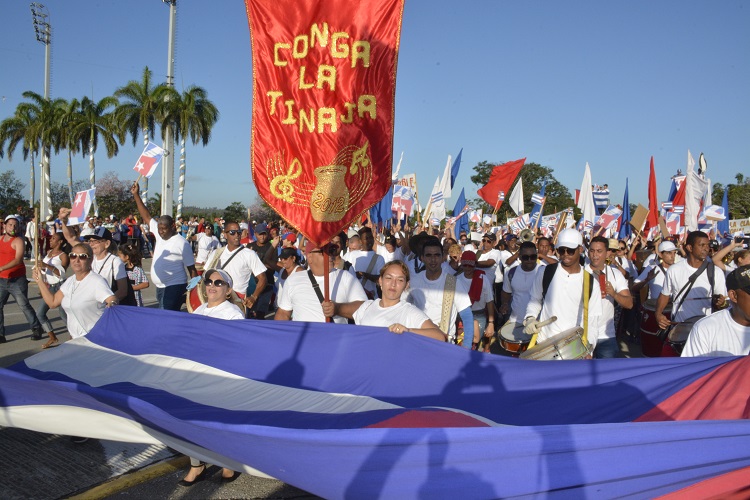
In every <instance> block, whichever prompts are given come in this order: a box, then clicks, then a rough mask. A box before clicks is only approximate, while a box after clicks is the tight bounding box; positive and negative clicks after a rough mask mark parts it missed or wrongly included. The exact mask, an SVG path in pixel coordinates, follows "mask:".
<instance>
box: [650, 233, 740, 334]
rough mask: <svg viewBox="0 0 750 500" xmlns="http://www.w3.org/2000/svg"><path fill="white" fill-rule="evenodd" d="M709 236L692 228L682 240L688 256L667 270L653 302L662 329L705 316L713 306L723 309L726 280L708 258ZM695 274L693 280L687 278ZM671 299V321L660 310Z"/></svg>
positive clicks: (662, 309) (662, 310)
mask: <svg viewBox="0 0 750 500" xmlns="http://www.w3.org/2000/svg"><path fill="white" fill-rule="evenodd" d="M708 248H709V243H708V236H707V235H706V233H703V232H701V231H692V232H691V233H689V234H688V236H687V239H686V241H685V251H686V252H687V258H686V259H685V260H682V261H680V262H678V263H677V264H675V265H673V266H671V267H670V268H669V269H668V270H667V277H666V279H665V280H664V288H663V289H662V292H661V294H660V295H659V299H658V300H657V302H656V320H657V321H658V323H659V327H660V328H662V329H667V328H669V326H670V325H672V324H674V323H682V322H685V321H687V320H688V319H689V318H694V317H701V316H707V315H709V314H711V310H712V308H716V309H719V308H722V307H724V306H725V303H726V293H727V287H726V280H725V278H724V273H723V272H722V271H721V270H718V272H714V271H715V269H714V264H713V262H710V261H707V260H706V258H707V257H708ZM694 274H697V276H696V277H695V278H694V281H693V283H692V284H691V283H690V278H691V276H693V275H694ZM670 298H671V299H672V303H673V304H674V306H673V309H672V321H670V320H669V318H667V317H666V316H665V315H664V314H663V313H664V308H665V307H666V306H667V303H668V302H669V300H670Z"/></svg>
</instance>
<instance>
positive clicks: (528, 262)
mask: <svg viewBox="0 0 750 500" xmlns="http://www.w3.org/2000/svg"><path fill="white" fill-rule="evenodd" d="M519 254H520V256H519V258H518V260H520V261H521V265H520V266H516V267H514V268H512V269H511V270H510V271H508V274H507V275H506V276H505V279H504V280H503V291H502V305H501V306H500V313H501V314H502V315H503V316H508V315H509V314H510V317H509V319H508V321H509V322H510V323H520V322H522V321H523V319H524V317H525V316H524V315H525V314H526V307H527V306H528V305H529V300H530V299H531V287H532V285H533V284H534V280H535V279H536V275H537V272H538V270H539V266H537V265H536V264H537V258H538V254H537V248H536V246H535V245H534V243H532V242H530V241H524V242H523V243H521V249H520V250H519Z"/></svg>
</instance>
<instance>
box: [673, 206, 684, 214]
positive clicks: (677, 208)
mask: <svg viewBox="0 0 750 500" xmlns="http://www.w3.org/2000/svg"><path fill="white" fill-rule="evenodd" d="M672 212H674V213H676V214H684V213H685V205H674V206H672Z"/></svg>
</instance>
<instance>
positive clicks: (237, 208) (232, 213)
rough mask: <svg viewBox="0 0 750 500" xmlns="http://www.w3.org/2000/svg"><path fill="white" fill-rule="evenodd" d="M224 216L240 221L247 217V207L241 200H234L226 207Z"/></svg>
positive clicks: (225, 218)
mask: <svg viewBox="0 0 750 500" xmlns="http://www.w3.org/2000/svg"><path fill="white" fill-rule="evenodd" d="M223 217H224V220H226V221H233V222H239V221H241V220H243V219H245V218H246V217H247V208H245V205H244V204H242V203H241V202H239V201H234V202H232V204H231V205H229V206H228V207H227V208H225V209H224V215H223Z"/></svg>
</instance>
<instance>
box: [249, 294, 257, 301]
mask: <svg viewBox="0 0 750 500" xmlns="http://www.w3.org/2000/svg"><path fill="white" fill-rule="evenodd" d="M248 299H253V302H256V301H257V300H258V298H257V297H256V296H255V295H251V296H249V297H248Z"/></svg>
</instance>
